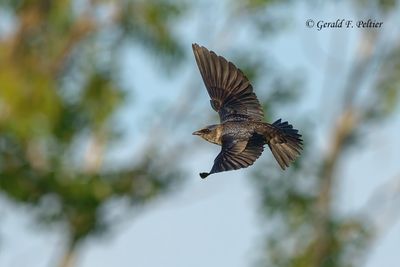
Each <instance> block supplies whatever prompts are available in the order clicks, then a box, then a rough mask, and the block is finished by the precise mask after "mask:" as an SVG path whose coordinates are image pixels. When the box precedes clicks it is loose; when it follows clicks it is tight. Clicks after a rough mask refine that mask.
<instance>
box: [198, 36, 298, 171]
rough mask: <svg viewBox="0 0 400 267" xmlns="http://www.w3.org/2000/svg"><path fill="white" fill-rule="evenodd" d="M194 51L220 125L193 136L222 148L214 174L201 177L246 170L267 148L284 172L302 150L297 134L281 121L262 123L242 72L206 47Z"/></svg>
mask: <svg viewBox="0 0 400 267" xmlns="http://www.w3.org/2000/svg"><path fill="white" fill-rule="evenodd" d="M192 48H193V53H194V56H195V58H196V63H197V66H198V67H199V70H200V74H201V77H202V78H203V81H204V84H205V86H206V88H207V91H208V94H209V96H210V98H211V100H210V103H211V107H212V108H213V109H214V110H215V111H216V112H218V114H219V118H220V124H214V125H209V126H206V127H204V128H203V129H201V130H198V131H195V132H194V133H193V135H198V136H200V137H201V138H203V139H205V140H206V141H208V142H211V143H213V144H217V145H220V146H221V152H220V153H219V154H218V156H217V157H216V158H215V160H214V165H213V166H212V168H211V171H210V172H202V173H200V177H201V178H206V177H207V176H209V175H210V174H213V173H218V172H223V171H230V170H236V169H241V168H247V167H248V166H250V165H252V164H253V163H254V162H255V161H256V160H257V159H258V158H259V157H260V155H261V153H262V152H263V151H264V145H265V144H267V145H268V147H269V148H270V150H271V152H272V154H273V155H274V157H275V159H276V161H277V162H278V164H279V166H280V167H281V168H282V169H283V170H284V169H285V168H286V167H289V164H290V163H291V162H292V161H294V160H295V159H296V158H297V157H298V156H299V155H300V152H301V150H302V145H303V140H302V139H301V135H300V134H299V133H298V131H297V130H296V129H294V128H293V126H292V125H290V124H289V123H288V122H286V121H285V122H283V121H281V119H279V120H277V121H275V122H274V123H272V124H270V123H267V122H263V119H264V113H263V110H262V108H261V105H260V103H259V101H258V99H257V96H256V95H255V94H254V92H253V87H252V86H251V84H250V82H249V80H248V79H247V78H246V76H245V75H244V74H243V72H242V71H241V70H240V69H238V68H236V67H235V65H233V63H231V62H229V61H227V60H226V59H225V58H223V57H221V56H218V55H216V54H215V53H214V52H213V51H209V50H208V49H207V48H205V47H203V46H199V45H198V44H193V45H192Z"/></svg>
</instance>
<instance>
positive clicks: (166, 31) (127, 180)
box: [0, 0, 183, 250]
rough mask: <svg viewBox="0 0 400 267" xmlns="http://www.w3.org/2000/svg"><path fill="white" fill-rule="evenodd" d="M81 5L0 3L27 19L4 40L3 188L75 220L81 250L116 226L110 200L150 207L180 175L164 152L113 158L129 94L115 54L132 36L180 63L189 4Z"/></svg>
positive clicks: (59, 217)
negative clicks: (180, 32)
mask: <svg viewBox="0 0 400 267" xmlns="http://www.w3.org/2000/svg"><path fill="white" fill-rule="evenodd" d="M77 2H78V1H66V0H62V1H49V0H39V1H28V0H26V1H22V0H21V1H2V2H1V4H0V8H2V9H4V10H5V11H6V12H9V13H10V14H11V15H12V16H13V17H14V18H15V20H16V25H17V27H16V29H15V31H14V32H13V33H12V34H10V35H8V36H6V38H3V39H1V40H0V193H1V194H3V195H5V196H7V197H8V198H9V199H10V200H11V201H14V202H15V203H20V204H24V205H29V206H31V207H32V208H33V210H35V211H36V214H38V218H39V219H40V221H41V222H46V223H63V225H66V227H67V229H66V230H67V232H68V233H69V234H68V238H69V243H70V247H71V250H72V249H73V248H74V247H75V246H76V244H77V243H78V242H79V241H81V240H83V239H85V238H87V237H88V236H90V235H93V234H97V233H102V232H104V230H106V229H107V228H108V227H110V226H111V225H109V223H107V220H104V218H103V217H102V213H101V211H102V208H103V207H104V206H105V204H106V203H108V202H109V201H110V200H113V199H116V198H127V199H129V200H130V203H131V204H132V205H141V204H143V203H146V202H147V201H149V200H151V199H153V198H155V197H157V196H159V195H160V194H161V193H164V192H167V191H168V190H169V189H171V187H172V186H173V185H175V184H177V183H178V182H179V177H180V172H179V170H178V169H174V168H173V167H172V165H173V164H171V159H169V162H168V168H166V162H164V160H163V157H164V156H162V155H160V154H159V153H158V152H157V151H151V152H150V151H148V153H147V155H146V153H143V154H142V155H141V156H140V157H137V158H136V159H135V161H134V162H132V163H131V164H130V165H129V166H120V167H115V163H112V162H104V159H103V158H104V154H105V153H106V152H107V149H108V148H109V144H110V143H111V142H112V140H114V139H115V138H116V137H117V136H118V133H117V132H116V131H115V130H114V128H115V127H114V125H113V123H112V116H113V115H114V114H115V111H116V110H117V109H118V107H120V106H121V105H122V104H123V103H124V96H125V91H124V90H123V89H122V88H121V87H120V85H119V84H120V83H119V81H118V80H117V79H116V78H115V76H116V75H115V71H116V67H115V66H116V65H117V62H115V61H114V60H115V59H114V58H116V57H117V55H118V54H117V53H118V51H119V49H120V48H121V47H122V45H123V43H124V41H125V40H126V41H127V42H130V41H133V42H135V43H137V42H138V43H142V44H144V47H145V48H146V49H148V51H149V52H155V51H156V52H157V57H161V58H169V59H170V58H173V59H174V60H175V61H177V60H178V61H179V59H180V58H181V57H182V51H181V49H180V46H179V43H178V42H177V41H175V38H174V36H173V32H172V30H171V24H172V23H173V22H174V20H175V19H176V18H178V17H179V15H180V11H181V10H182V8H183V5H182V4H181V3H180V2H178V1H171V2H168V1H119V2H117V1H115V2H112V1H111V2H110V1H86V2H85V4H86V5H87V6H84V7H83V10H82V9H77V8H74V4H76V3H77ZM101 10H103V11H104V10H106V11H107V14H108V16H107V17H105V18H104V17H101V16H100V15H99V13H100V11H101ZM105 36H106V37H107V38H105ZM148 44H151V46H149V45H148ZM102 46H106V47H107V48H110V49H101V47H102ZM107 53H108V54H107ZM104 58H105V60H104ZM132 150H134V148H132ZM110 166H114V167H113V168H110Z"/></svg>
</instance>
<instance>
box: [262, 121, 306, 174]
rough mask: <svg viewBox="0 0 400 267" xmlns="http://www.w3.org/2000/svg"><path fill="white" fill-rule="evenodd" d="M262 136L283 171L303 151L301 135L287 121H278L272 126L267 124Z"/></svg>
mask: <svg viewBox="0 0 400 267" xmlns="http://www.w3.org/2000/svg"><path fill="white" fill-rule="evenodd" d="M264 135H265V137H266V141H267V144H268V146H269V148H270V149H271V152H272V154H273V155H274V157H275V159H276V161H277V162H278V163H279V166H281V168H282V169H283V170H284V169H285V168H286V167H289V164H290V163H291V162H292V161H294V160H295V159H296V158H297V157H298V156H299V155H300V152H301V150H302V149H303V148H302V145H303V140H302V139H301V135H300V134H298V130H296V129H293V126H292V125H291V124H289V123H288V122H287V121H285V122H282V121H281V119H279V120H277V121H275V122H274V123H273V124H268V127H267V130H266V131H265V134H264Z"/></svg>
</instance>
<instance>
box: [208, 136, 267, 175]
mask: <svg viewBox="0 0 400 267" xmlns="http://www.w3.org/2000/svg"><path fill="white" fill-rule="evenodd" d="M263 146H264V141H263V137H262V136H260V135H257V134H255V135H254V136H253V137H251V138H250V139H249V140H248V141H247V140H245V141H240V140H239V141H238V140H235V138H234V137H232V136H229V135H224V136H222V149H221V152H220V153H219V154H218V156H217V157H216V158H215V160H214V165H213V167H212V169H211V171H210V172H209V173H207V172H202V173H200V177H201V178H206V177H207V176H208V175H210V174H213V173H217V172H223V171H230V170H237V169H241V168H247V167H248V166H250V165H252V164H253V163H254V162H255V161H256V160H257V159H258V158H259V157H260V155H261V153H262V152H263V151H264V147H263Z"/></svg>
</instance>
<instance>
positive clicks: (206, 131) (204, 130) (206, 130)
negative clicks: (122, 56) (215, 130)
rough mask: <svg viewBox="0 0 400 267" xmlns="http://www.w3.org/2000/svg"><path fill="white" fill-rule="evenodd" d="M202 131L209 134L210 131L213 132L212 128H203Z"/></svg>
mask: <svg viewBox="0 0 400 267" xmlns="http://www.w3.org/2000/svg"><path fill="white" fill-rule="evenodd" d="M202 132H203V133H205V134H208V133H210V132H211V130H210V129H203V130H202Z"/></svg>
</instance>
